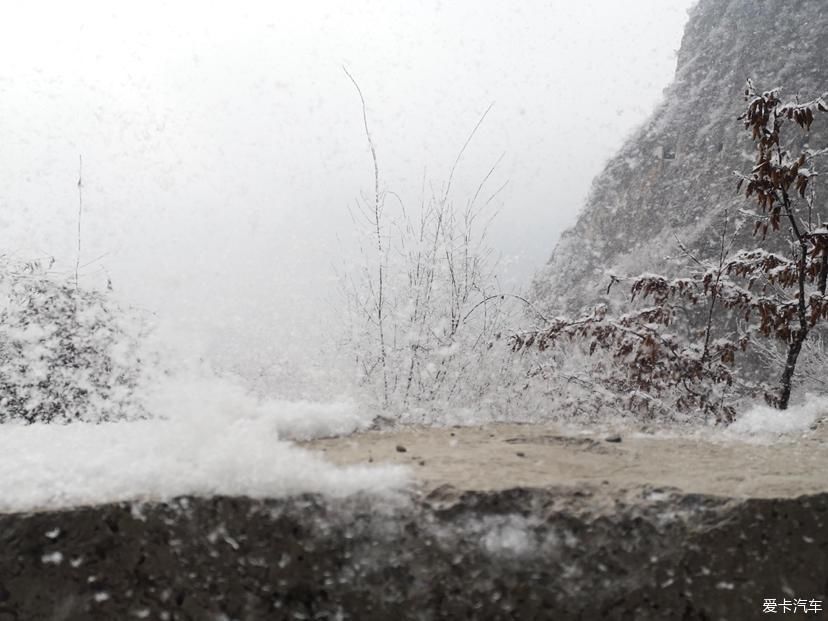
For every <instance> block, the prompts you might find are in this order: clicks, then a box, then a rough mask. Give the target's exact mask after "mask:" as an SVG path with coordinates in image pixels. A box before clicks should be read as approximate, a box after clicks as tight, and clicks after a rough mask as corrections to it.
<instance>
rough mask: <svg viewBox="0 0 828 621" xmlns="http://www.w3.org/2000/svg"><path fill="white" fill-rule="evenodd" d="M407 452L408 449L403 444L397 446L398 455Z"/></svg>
mask: <svg viewBox="0 0 828 621" xmlns="http://www.w3.org/2000/svg"><path fill="white" fill-rule="evenodd" d="M406 451H408V449H407V448H405V447H404V446H403V445H402V444H398V445H397V452H398V453H405V452H406Z"/></svg>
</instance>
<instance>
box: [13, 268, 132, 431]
mask: <svg viewBox="0 0 828 621" xmlns="http://www.w3.org/2000/svg"><path fill="white" fill-rule="evenodd" d="M49 267H51V265H50V266H49ZM141 323H142V322H140V321H138V318H137V317H136V316H135V315H134V314H132V313H131V312H129V311H126V310H124V309H122V308H119V307H118V306H117V305H116V304H115V303H114V302H113V301H112V300H111V299H110V296H109V295H108V293H107V292H102V291H97V290H91V289H83V288H78V289H76V288H75V286H74V284H73V283H70V282H69V281H67V280H65V279H61V278H60V277H57V276H55V275H54V274H51V273H50V272H49V271H48V268H44V267H43V266H42V265H41V264H40V263H38V262H31V263H25V264H22V265H20V264H15V263H13V262H10V261H8V260H3V261H2V263H0V423H6V422H12V421H16V422H26V423H34V422H47V423H48V422H60V423H67V422H71V421H95V422H99V421H107V420H120V419H125V418H135V417H142V416H143V415H144V411H143V408H142V407H141V406H140V403H139V401H138V399H137V397H136V388H137V385H138V383H139V379H140V374H141V372H142V371H141V367H142V360H141V354H140V345H141V342H142V336H143V335H142V328H141V327H140V326H141Z"/></svg>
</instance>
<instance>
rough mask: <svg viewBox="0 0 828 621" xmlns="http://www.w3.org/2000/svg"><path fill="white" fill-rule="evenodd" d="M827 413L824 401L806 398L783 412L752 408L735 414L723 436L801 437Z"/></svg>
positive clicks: (765, 439) (827, 403)
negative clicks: (735, 416) (797, 435)
mask: <svg viewBox="0 0 828 621" xmlns="http://www.w3.org/2000/svg"><path fill="white" fill-rule="evenodd" d="M826 414H828V399H826V398H825V397H816V396H814V395H807V396H806V398H805V400H804V401H803V402H802V403H799V404H796V405H792V406H790V407H789V408H788V409H787V410H777V409H775V408H772V407H770V406H767V405H755V406H753V407H752V408H751V409H749V410H748V411H746V412H744V413H743V414H741V415H739V416H738V417H737V418H736V421H735V422H734V423H733V424H732V425H730V427H728V428H727V430H726V432H725V433H726V434H727V435H730V436H734V437H738V438H741V439H746V440H754V441H760V442H761V441H772V440H774V439H777V438H778V437H779V436H783V435H795V434H802V433H804V432H806V431H808V430H809V429H810V427H811V426H812V425H813V424H814V423H815V422H816V421H817V420H819V419H820V418H821V417H822V416H825V415H826Z"/></svg>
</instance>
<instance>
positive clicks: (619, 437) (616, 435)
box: [604, 434, 621, 442]
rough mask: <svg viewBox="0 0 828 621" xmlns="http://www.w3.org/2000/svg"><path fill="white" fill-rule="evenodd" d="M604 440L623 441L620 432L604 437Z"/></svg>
mask: <svg viewBox="0 0 828 621" xmlns="http://www.w3.org/2000/svg"><path fill="white" fill-rule="evenodd" d="M604 442H621V436H619V435H618V434H614V435H611V436H607V437H606V438H604Z"/></svg>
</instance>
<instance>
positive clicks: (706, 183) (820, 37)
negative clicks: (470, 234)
mask: <svg viewBox="0 0 828 621" xmlns="http://www.w3.org/2000/svg"><path fill="white" fill-rule="evenodd" d="M748 77H751V78H753V80H754V82H755V84H756V86H757V87H758V88H760V89H770V88H774V87H777V86H781V87H783V89H784V90H783V96H784V98H786V99H787V98H790V99H791V100H792V99H794V98H795V97H797V96H800V95H801V97H802V101H807V100H809V99H811V98H813V97H816V96H819V95H821V94H822V93H824V92H825V91H828V11H826V7H825V2H824V0H762V1H761V2H759V1H757V0H700V1H699V3H698V4H697V5H696V6H695V7H694V8H693V10H692V11H691V14H690V20H689V23H688V25H687V27H686V29H685V33H684V38H683V40H682V44H681V49H680V51H679V54H678V63H677V68H676V77H675V80H674V82H673V84H672V85H670V87H669V88H668V89H666V91H665V97H664V102H663V104H662V105H661V106H660V107H659V108H658V109H657V110H656V111H655V112H654V113H653V115H652V117H651V118H650V119H649V121H647V122H646V123H645V125H644V126H643V127H642V128H641V129H640V130H639V131H638V132H636V133H635V134H634V135H633V136H631V138H630V139H629V140H628V141H627V143H626V144H625V145H624V146H623V148H622V149H621V151H620V152H619V153H618V154H617V155H616V156H615V157H613V158H612V159H611V160H610V161H609V162H608V164H607V166H606V168H605V169H604V171H603V172H602V173H601V175H599V176H598V177H597V178H596V179H595V181H594V182H593V187H592V190H591V192H590V196H589V197H588V199H587V202H586V205H585V206H584V207H583V210H582V212H581V214H580V216H579V218H578V221H577V223H576V224H575V226H574V227H573V228H572V229H570V230H569V231H567V232H565V233H564V234H563V235H562V236H561V239H560V241H559V243H558V244H557V246H556V248H555V250H554V252H553V254H552V257H551V258H550V260H549V262H548V264H547V265H546V267H545V268H544V269H543V270H542V271H541V272H540V273H539V274H538V276H537V277H536V279H535V282H534V290H535V296H536V297H537V299H539V300H541V301H542V306H544V307H546V308H547V310H548V312H552V313H554V312H560V311H564V312H575V311H576V310H578V309H579V308H580V307H582V306H585V305H586V306H589V305H591V304H594V303H596V302H598V301H604V302H609V303H610V304H612V303H613V301H614V300H616V299H617V296H616V295H613V296H612V297H608V296H606V295H604V293H605V292H606V289H607V285H608V284H609V281H610V279H609V276H608V275H607V272H608V271H611V272H613V273H615V274H617V275H619V276H624V275H628V274H629V275H635V274H638V273H641V272H652V271H657V272H659V273H665V272H669V271H670V270H671V269H672V270H673V271H678V270H679V268H680V266H681V265H682V263H683V262H684V261H686V259H684V258H683V255H682V253H681V251H680V250H679V248H678V246H677V244H676V236H678V237H679V238H680V239H681V240H683V242H684V243H685V244H686V245H687V247H689V249H690V250H691V251H692V252H693V253H694V254H695V255H697V256H701V257H709V256H712V255H715V253H716V252H718V233H717V232H718V230H719V229H720V228H721V222H722V213H723V212H722V210H723V209H724V208H725V207H728V208H729V213H730V215H731V216H734V215H735V214H737V211H738V208H743V207H746V206H747V205H748V204H747V203H746V202H745V199H744V197H743V196H741V195H737V193H736V191H735V190H736V180H735V178H734V176H733V174H732V173H733V171H736V170H739V171H743V172H749V171H750V169H751V168H752V167H753V159H754V157H753V143H752V142H751V140H750V136H749V135H748V134H747V132H745V130H744V126H743V125H742V123H740V122H739V121H737V117H738V116H739V114H741V112H742V111H743V108H744V101H743V94H744V85H745V79H746V78H748ZM608 97H611V94H608ZM827 124H828V119H826V118H825V117H820V118H819V119H818V120H817V121H816V122H815V123H814V126H813V129H812V131H811V133H810V135H809V137H808V138H807V140H808V142H809V143H810V146H811V147H812V148H815V149H816V148H822V147H824V146H826V144H828V132H826V130H825V127H826V125H827ZM786 132H787V133H786V135H787V136H790V137H791V138H792V139H794V143H795V145H796V146H801V144H802V142H803V141H805V140H806V138H805V137H804V135H803V134H802V132H801V131H800V130H799V129H798V128H795V127H793V126H792V127H790V128H788V129H786ZM823 165H824V162H823ZM824 183H825V182H824V181H821V182H818V187H819V188H820V195H823V194H824V191H825V186H824ZM822 215H823V218H824V217H825V216H826V214H825V212H824V211H823V212H822ZM732 220H733V219H731V223H732ZM752 224H753V223H752V222H750V223H748V225H747V226H745V227H744V235H742V241H743V242H745V243H749V242H748V241H747V240H748V239H749V238H750V233H751V231H752ZM738 247H739V246H737V248H738ZM668 256H669V257H673V258H674V259H675V260H674V261H673V262H672V265H671V263H670V262H667V263H665V258H666V257H668ZM619 295H620V294H619ZM621 297H622V298H623V296H621Z"/></svg>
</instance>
